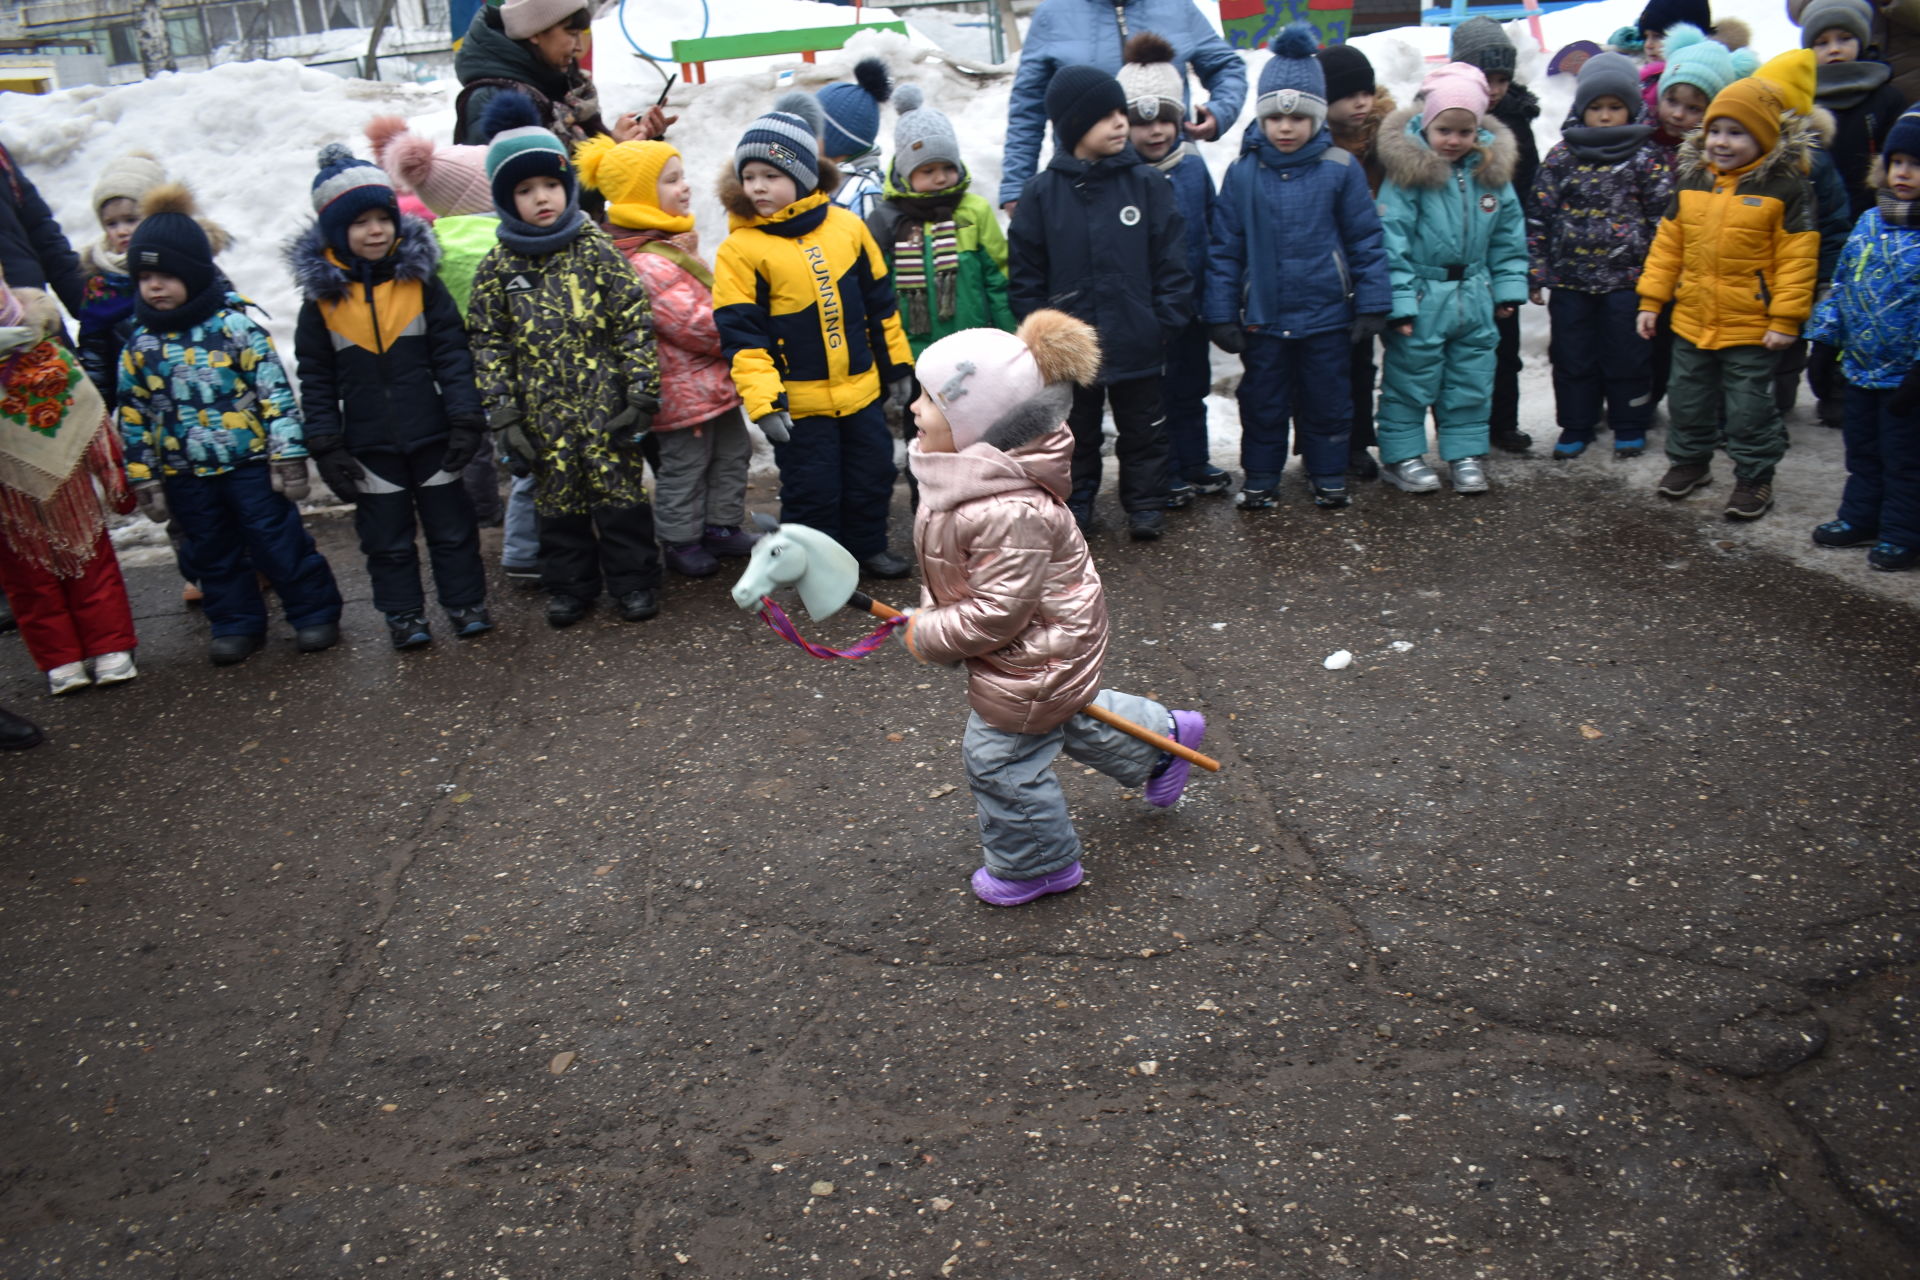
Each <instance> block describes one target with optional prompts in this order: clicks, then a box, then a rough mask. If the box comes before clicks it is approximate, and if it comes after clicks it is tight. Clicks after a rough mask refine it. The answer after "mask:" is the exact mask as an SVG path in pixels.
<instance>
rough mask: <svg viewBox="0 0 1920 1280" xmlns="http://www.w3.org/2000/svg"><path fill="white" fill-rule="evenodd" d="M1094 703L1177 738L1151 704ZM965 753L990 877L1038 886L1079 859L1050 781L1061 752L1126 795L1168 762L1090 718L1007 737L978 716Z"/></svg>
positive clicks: (1128, 697)
mask: <svg viewBox="0 0 1920 1280" xmlns="http://www.w3.org/2000/svg"><path fill="white" fill-rule="evenodd" d="M1094 701H1095V702H1097V703H1099V704H1100V705H1101V706H1103V707H1105V708H1106V709H1107V710H1109V711H1111V712H1113V713H1114V714H1115V715H1117V716H1121V717H1124V718H1125V719H1128V720H1131V721H1133V722H1134V723H1135V724H1137V725H1140V726H1141V727H1142V728H1146V729H1152V730H1153V731H1154V732H1156V733H1171V732H1172V727H1173V717H1172V715H1170V714H1169V713H1168V711H1167V709H1166V708H1165V707H1163V706H1161V705H1160V704H1159V703H1157V702H1155V701H1153V700H1152V699H1151V698H1141V697H1137V696H1135V695H1133V694H1130V693H1118V692H1115V691H1114V690H1112V689H1102V690H1101V691H1100V694H1099V696H1098V697H1096V698H1095V699H1094ZM960 751H961V754H962V756H963V757H964V758H965V760H966V765H967V783H968V785H970V786H971V787H972V788H973V803H974V806H975V808H977V809H978V810H979V814H980V848H981V851H982V852H983V853H984V854H985V856H986V864H987V870H988V871H990V872H991V873H993V874H994V875H996V876H998V877H1000V878H1001V879H1002V880H1033V879H1037V878H1039V877H1040V876H1044V875H1050V874H1051V873H1053V872H1055V871H1058V870H1059V869H1060V868H1062V867H1064V866H1066V865H1068V864H1069V863H1072V862H1076V861H1078V860H1079V858H1080V836H1079V834H1078V833H1076V832H1075V831H1074V829H1073V820H1072V819H1070V818H1069V817H1067V798H1066V796H1065V794H1063V793H1062V792H1061V790H1060V779H1058V778H1057V777H1055V776H1054V773H1053V758H1054V757H1055V756H1057V755H1059V754H1060V752H1062V751H1065V752H1066V753H1067V755H1068V756H1069V757H1070V758H1071V759H1074V760H1078V761H1079V762H1080V763H1081V764H1084V765H1088V766H1090V767H1092V768H1095V769H1098V770H1099V771H1100V772H1101V773H1104V774H1106V775H1107V776H1108V777H1109V778H1112V779H1113V780H1114V781H1116V782H1118V783H1120V784H1121V785H1122V786H1127V787H1137V786H1141V785H1144V784H1145V782H1146V781H1147V778H1148V776H1149V775H1150V774H1151V773H1152V772H1153V771H1154V769H1155V768H1156V767H1157V766H1158V765H1159V764H1160V761H1161V760H1162V758H1163V757H1162V755H1161V752H1160V750H1159V748H1157V747H1154V746H1151V745H1149V744H1148V743H1145V742H1142V741H1141V740H1140V739H1138V738H1136V737H1134V736H1133V735H1132V734H1129V733H1122V732H1120V730H1118V729H1114V728H1111V727H1109V726H1107V725H1104V724H1102V723H1100V722H1099V721H1098V720H1095V719H1093V718H1092V717H1091V716H1084V715H1077V716H1074V717H1073V718H1072V719H1070V720H1068V721H1067V722H1066V723H1065V724H1062V725H1059V726H1058V727H1056V728H1053V729H1049V730H1048V731H1047V732H1045V733H1008V732H1007V731H1006V730H1005V729H996V728H994V727H993V726H992V725H990V724H988V723H987V722H986V721H985V720H982V719H981V718H980V713H979V712H977V711H976V712H974V713H973V714H972V715H971V716H969V717H968V719H967V732H966V736H965V737H963V738H962V739H961V743H960Z"/></svg>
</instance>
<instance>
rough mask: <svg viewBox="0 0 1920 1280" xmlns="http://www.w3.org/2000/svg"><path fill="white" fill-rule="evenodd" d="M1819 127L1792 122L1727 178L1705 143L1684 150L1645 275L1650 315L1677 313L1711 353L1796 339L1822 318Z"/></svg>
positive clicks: (1689, 336)
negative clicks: (1812, 159)
mask: <svg viewBox="0 0 1920 1280" xmlns="http://www.w3.org/2000/svg"><path fill="white" fill-rule="evenodd" d="M1812 129H1813V126H1812V124H1811V122H1809V121H1807V120H1806V118H1805V117H1798V116H1796V117H1792V118H1790V119H1789V120H1788V122H1787V123H1786V124H1784V125H1783V126H1782V127H1781V130H1780V141H1779V143H1778V144H1777V145H1776V146H1775V147H1774V148H1773V150H1771V151H1769V152H1767V154H1765V155H1763V156H1761V157H1760V158H1759V159H1758V160H1755V161H1754V162H1753V163H1752V164H1750V165H1747V166H1746V167H1744V168H1740V169H1735V170H1733V171H1732V172H1731V173H1721V172H1720V171H1719V170H1717V169H1715V168H1713V167H1712V166H1711V165H1709V164H1708V163H1707V161H1706V157H1705V156H1704V155H1703V154H1702V153H1701V150H1700V146H1699V143H1698V141H1697V135H1696V137H1695V138H1689V139H1688V140H1687V141H1686V142H1684V143H1682V144H1681V146H1680V159H1679V175H1680V176H1679V180H1678V181H1677V182H1676V183H1675V185H1674V190H1673V198H1672V199H1671V200H1669V201H1668V203H1667V212H1666V214H1665V216H1664V217H1662V218H1661V219H1660V230H1659V231H1658V232H1657V233H1656V234H1655V236H1654V238H1653V248H1651V249H1650V250H1648V251H1647V262H1646V266H1645V267H1644V268H1643V269H1642V270H1641V272H1640V286H1639V288H1640V309H1641V310H1642V311H1659V310H1660V309H1661V308H1662V307H1663V306H1665V305H1666V304H1667V303H1668V302H1672V303H1673V304H1674V306H1673V331H1674V332H1675V333H1677V334H1679V335H1680V336H1681V337H1683V338H1685V339H1686V340H1687V341H1688V342H1691V343H1693V345H1695V346H1696V347H1704V348H1706V349H1707V350H1710V351H1716V350H1719V349H1720V348H1722V347H1752V346H1758V345H1760V343H1761V342H1762V341H1763V340H1764V339H1765V337H1766V335H1767V333H1768V331H1769V330H1771V331H1772V332H1774V333H1783V334H1786V335H1787V336H1788V337H1790V338H1797V337H1799V336H1800V326H1801V325H1802V324H1804V323H1806V319H1807V317H1808V315H1810V314H1811V313H1812V311H1813V294H1814V287H1815V282H1816V281H1817V279H1818V278H1819V274H1820V233H1819V232H1818V231H1817V230H1816V229H1815V223H1814V214H1815V208H1814V200H1813V193H1812V189H1811V187H1810V186H1809V184H1808V181H1807V156H1808V147H1809V139H1810V137H1811V136H1812Z"/></svg>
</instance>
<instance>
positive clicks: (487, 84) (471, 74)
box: [453, 0, 678, 149]
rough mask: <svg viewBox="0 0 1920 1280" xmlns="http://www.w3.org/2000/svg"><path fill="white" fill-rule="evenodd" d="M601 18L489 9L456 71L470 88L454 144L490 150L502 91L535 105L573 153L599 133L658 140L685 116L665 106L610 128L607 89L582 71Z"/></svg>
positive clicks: (529, 4) (476, 23)
mask: <svg viewBox="0 0 1920 1280" xmlns="http://www.w3.org/2000/svg"><path fill="white" fill-rule="evenodd" d="M592 25H593V14H592V11H591V10H590V9H588V8H587V7H585V6H583V5H582V4H581V3H580V2H579V0H506V2H505V3H504V4H501V5H498V6H494V5H490V4H483V5H481V6H480V9H479V11H478V12H476V13H475V14H474V15H473V22H472V24H471V25H470V26H468V28H467V35H466V39H465V40H463V41H462V42H461V44H460V52H459V53H457V54H455V55H454V59H453V72H454V75H456V76H458V77H459V80H460V84H461V86H462V88H461V90H460V97H459V98H458V99H457V100H456V101H455V103H454V126H453V140H454V142H456V143H459V144H463V145H468V146H485V145H486V144H487V143H488V142H490V141H491V139H490V138H488V137H486V136H485V130H484V129H483V128H482V127H481V121H482V120H484V119H485V118H486V114H487V104H488V103H489V102H491V101H492V100H493V99H494V98H496V97H498V96H499V95H500V94H502V93H520V94H525V95H526V96H527V97H529V98H531V99H533V102H534V105H535V106H536V107H537V108H539V111H540V119H541V123H543V124H544V125H545V126H546V127H547V128H549V129H551V130H553V132H554V134H555V135H556V136H558V137H559V139H560V141H562V142H564V143H566V144H567V146H568V148H569V149H571V148H572V147H573V146H574V145H575V144H576V143H580V142H584V141H586V140H587V139H588V138H591V137H593V136H594V135H595V134H602V133H604V134H607V135H608V136H610V137H611V138H613V140H614V141H616V142H630V141H633V140H636V139H640V140H645V139H648V138H657V137H659V136H660V135H661V134H663V133H665V132H666V131H667V126H668V125H670V124H672V123H673V122H674V121H675V120H676V119H678V117H677V116H669V115H667V114H666V113H665V112H664V111H663V110H661V108H660V107H658V106H653V107H650V108H648V109H647V111H646V113H645V114H643V115H638V116H636V115H634V114H633V113H631V112H629V113H627V114H625V115H621V116H618V117H616V118H615V119H614V121H613V122H612V123H611V124H608V123H607V122H606V121H605V120H603V119H602V117H601V115H600V95H599V91H598V90H596V89H595V88H594V87H593V81H592V80H591V79H590V78H589V77H588V76H587V73H586V72H585V71H584V70H582V69H581V67H580V50H581V35H582V33H584V32H585V31H587V30H588V28H590V27H591V26H592Z"/></svg>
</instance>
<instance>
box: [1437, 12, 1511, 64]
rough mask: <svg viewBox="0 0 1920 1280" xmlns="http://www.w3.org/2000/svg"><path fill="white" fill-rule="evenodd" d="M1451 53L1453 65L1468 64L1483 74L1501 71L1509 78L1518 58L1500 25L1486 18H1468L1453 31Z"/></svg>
mask: <svg viewBox="0 0 1920 1280" xmlns="http://www.w3.org/2000/svg"><path fill="white" fill-rule="evenodd" d="M1452 54H1453V60H1454V61H1455V62H1465V63H1469V64H1471V65H1473V66H1476V67H1478V68H1480V70H1481V71H1483V72H1486V71H1504V72H1506V73H1507V74H1508V75H1512V74H1513V68H1514V64H1515V63H1516V62H1518V61H1519V57H1520V54H1519V51H1518V50H1517V49H1515V48H1514V47H1513V41H1511V40H1509V39H1508V38H1507V33H1506V32H1505V31H1503V30H1501V28H1500V24H1499V23H1497V22H1495V21H1494V20H1493V19H1492V18H1485V17H1481V18H1468V19H1467V20H1466V21H1465V22H1463V23H1461V24H1460V25H1459V26H1457V27H1455V28H1454V29H1453V46H1452Z"/></svg>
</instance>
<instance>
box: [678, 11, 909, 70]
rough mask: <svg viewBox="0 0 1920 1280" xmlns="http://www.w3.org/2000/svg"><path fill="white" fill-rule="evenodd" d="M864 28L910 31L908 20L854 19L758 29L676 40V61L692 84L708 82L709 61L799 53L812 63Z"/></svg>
mask: <svg viewBox="0 0 1920 1280" xmlns="http://www.w3.org/2000/svg"><path fill="white" fill-rule="evenodd" d="M862 31H897V32H899V33H900V34H901V35H905V34H907V24H906V23H904V22H850V23H847V24H846V25H844V26H837V27H808V28H805V29H803V30H799V31H755V32H749V33H747V34H745V35H733V36H696V37H695V38H693V39H691V40H675V41H674V42H673V60H674V61H675V62H677V63H679V64H680V78H681V79H682V80H684V81H686V82H687V83H688V84H705V83H706V82H707V64H708V63H709V62H724V61H726V60H727V59H729V58H776V57H780V56H782V55H783V54H789V53H797V54H799V55H800V58H801V61H803V62H812V61H813V60H814V55H816V54H818V53H819V52H820V51H821V50H822V49H841V48H845V47H846V43H847V41H849V40H851V39H853V37H854V36H856V35H858V34H859V33H860V32H862Z"/></svg>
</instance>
